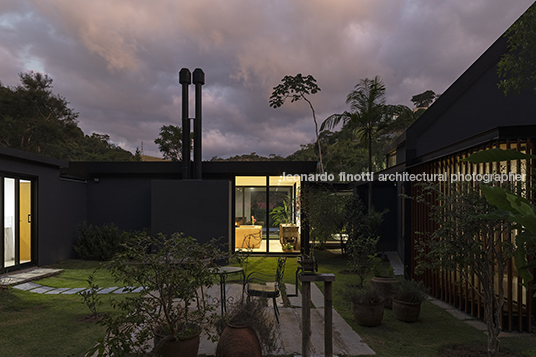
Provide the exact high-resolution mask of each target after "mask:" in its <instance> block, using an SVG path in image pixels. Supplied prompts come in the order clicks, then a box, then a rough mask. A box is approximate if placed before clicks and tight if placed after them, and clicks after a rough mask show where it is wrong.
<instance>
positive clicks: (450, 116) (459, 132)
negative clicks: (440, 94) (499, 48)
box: [414, 62, 536, 157]
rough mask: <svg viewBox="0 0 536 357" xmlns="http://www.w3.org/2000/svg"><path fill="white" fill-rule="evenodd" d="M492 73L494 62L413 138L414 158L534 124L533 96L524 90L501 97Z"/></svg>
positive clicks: (502, 94) (497, 80)
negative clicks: (491, 132) (480, 136)
mask: <svg viewBox="0 0 536 357" xmlns="http://www.w3.org/2000/svg"><path fill="white" fill-rule="evenodd" d="M496 71H497V66H496V62H495V63H494V64H493V65H491V66H490V67H489V68H488V69H487V70H486V71H485V72H484V74H483V75H482V76H481V77H479V78H478V79H476V80H475V81H474V82H473V83H472V84H471V85H470V86H469V88H468V89H467V90H466V91H465V92H464V93H463V94H462V95H460V96H459V97H458V99H457V100H455V101H454V102H453V103H452V104H451V105H450V106H449V107H448V108H447V109H446V110H445V111H444V112H443V113H442V114H441V115H439V116H437V117H436V118H434V120H433V121H432V120H430V124H429V126H428V127H427V128H426V130H424V131H423V132H422V133H420V134H419V135H418V136H417V137H416V138H414V140H416V141H415V149H416V151H415V154H416V157H419V156H421V155H425V154H428V153H430V152H433V151H434V150H437V149H440V148H443V147H446V146H448V145H450V144H453V143H457V142H459V141H462V140H465V139H468V138H470V137H472V136H475V135H478V134H481V133H483V132H485V131H487V130H490V129H493V128H496V127H498V126H507V125H512V126H513V125H533V124H534V112H536V101H534V95H533V93H532V92H531V91H529V90H525V91H522V92H521V93H520V94H509V95H508V96H505V95H504V93H503V91H502V90H500V89H499V88H498V87H497V83H498V82H499V79H498V77H497V73H496ZM453 88H454V86H453ZM445 95H446V94H445ZM439 100H441V99H439ZM431 113H432V111H430V114H431ZM426 114H427V113H425V114H423V119H424V117H425V116H426Z"/></svg>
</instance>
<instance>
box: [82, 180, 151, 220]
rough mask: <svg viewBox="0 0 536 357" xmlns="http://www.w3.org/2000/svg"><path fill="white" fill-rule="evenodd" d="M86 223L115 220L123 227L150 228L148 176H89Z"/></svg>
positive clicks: (149, 184) (149, 182)
mask: <svg viewBox="0 0 536 357" xmlns="http://www.w3.org/2000/svg"><path fill="white" fill-rule="evenodd" d="M87 192H88V198H87V223H88V224H93V225H96V226H102V225H104V224H107V223H114V224H115V225H117V226H118V227H119V228H120V229H122V230H142V229H150V228H151V180H150V179H148V178H132V177H99V178H98V179H90V180H88V191H87Z"/></svg>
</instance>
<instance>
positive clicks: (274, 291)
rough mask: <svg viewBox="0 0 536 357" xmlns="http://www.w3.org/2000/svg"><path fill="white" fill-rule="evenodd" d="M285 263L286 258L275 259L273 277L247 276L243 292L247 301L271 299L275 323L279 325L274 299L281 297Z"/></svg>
mask: <svg viewBox="0 0 536 357" xmlns="http://www.w3.org/2000/svg"><path fill="white" fill-rule="evenodd" d="M286 261H287V257H279V258H278V259H277V270H276V272H275V276H274V275H267V274H261V273H257V272H253V273H250V274H249V275H248V276H247V278H246V282H245V290H246V293H247V295H248V296H247V298H248V300H249V299H250V297H251V296H257V297H265V298H267V299H272V301H273V304H274V314H275V319H276V321H277V323H279V310H278V308H277V302H276V298H278V297H279V296H280V295H281V286H282V284H283V275H284V274H285V263H286ZM274 280H275V281H274Z"/></svg>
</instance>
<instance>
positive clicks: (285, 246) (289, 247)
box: [283, 243, 294, 252]
mask: <svg viewBox="0 0 536 357" xmlns="http://www.w3.org/2000/svg"><path fill="white" fill-rule="evenodd" d="M293 250H294V246H293V245H292V244H290V243H285V244H283V252H292V251H293Z"/></svg>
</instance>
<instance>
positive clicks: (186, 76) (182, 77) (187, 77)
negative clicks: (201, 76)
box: [179, 68, 192, 84]
mask: <svg viewBox="0 0 536 357" xmlns="http://www.w3.org/2000/svg"><path fill="white" fill-rule="evenodd" d="M179 83H180V84H191V83H192V74H191V73H190V70H189V69H188V68H183V69H181V70H180V72H179Z"/></svg>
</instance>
